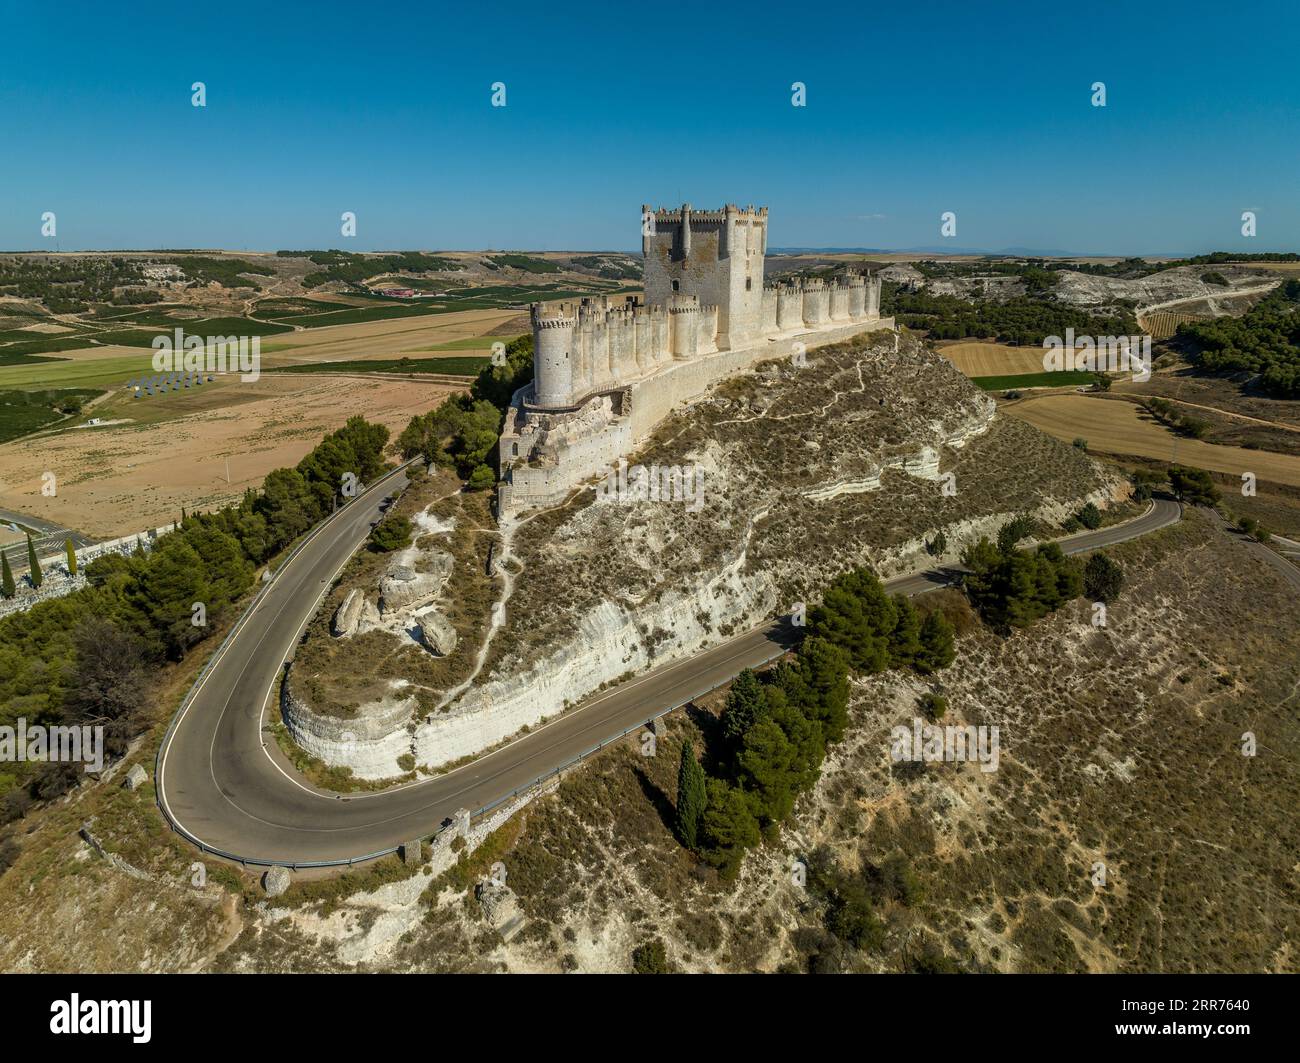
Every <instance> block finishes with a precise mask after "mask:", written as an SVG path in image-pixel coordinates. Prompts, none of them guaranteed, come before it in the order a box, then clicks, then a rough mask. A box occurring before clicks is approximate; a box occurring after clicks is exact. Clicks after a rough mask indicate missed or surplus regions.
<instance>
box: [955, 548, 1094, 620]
mask: <svg viewBox="0 0 1300 1063" xmlns="http://www.w3.org/2000/svg"><path fill="white" fill-rule="evenodd" d="M1017 542H1019V539H1018V538H1017V539H1014V540H1013V539H1011V538H1010V536H1003V535H999V537H998V542H997V543H996V544H995V543H991V542H989V541H988V539H981V540H980V541H979V542H978V543H976V544H975V545H974V546H971V547H968V548H967V549H966V551H965V553H963V554H962V559H961V562H962V564H963V565H964V566H965V567H966V568H967V569H968V570H969V571H968V572H966V573H965V574H964V575H963V576H962V586H963V588H964V589H965V591H966V596H967V597H968V598H969V599H970V602H971V604H972V605H973V606H974V607H975V608H976V609H977V610H978V611H979V613H980V616H981V617H983V619H984V622H985V623H986V624H988V625H989V626H990V627H992V628H993V629H994V630H997V631H1003V632H1005V631H1009V630H1010V629H1011V628H1017V627H1028V626H1029V625H1030V624H1032V623H1033V622H1034V621H1035V620H1037V619H1039V618H1040V617H1043V616H1046V615H1047V614H1048V613H1052V612H1055V611H1056V610H1057V609H1059V608H1060V607H1061V606H1062V605H1064V604H1065V603H1066V602H1069V601H1072V600H1074V599H1075V598H1077V597H1079V595H1080V594H1082V593H1083V573H1082V572H1081V570H1080V566H1079V564H1078V563H1077V562H1075V561H1072V560H1071V559H1070V558H1068V557H1066V556H1065V553H1064V552H1063V551H1062V550H1061V548H1060V546H1058V545H1057V544H1056V543H1043V544H1041V545H1040V546H1038V547H1037V548H1036V549H1034V550H1033V551H1029V550H1021V549H1019V548H1018V547H1017V546H1016V543H1017Z"/></svg>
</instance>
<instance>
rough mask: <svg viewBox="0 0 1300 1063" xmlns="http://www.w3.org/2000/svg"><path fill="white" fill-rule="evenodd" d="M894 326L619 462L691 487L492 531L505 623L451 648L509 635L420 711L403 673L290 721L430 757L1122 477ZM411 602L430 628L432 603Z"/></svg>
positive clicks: (369, 754) (303, 729) (355, 754)
mask: <svg viewBox="0 0 1300 1063" xmlns="http://www.w3.org/2000/svg"><path fill="white" fill-rule="evenodd" d="M895 343H896V341H895V337H894V336H893V335H892V334H889V335H887V336H885V337H880V336H875V337H871V338H870V339H868V338H865V337H864V338H863V340H860V341H859V342H858V343H857V344H852V345H843V346H841V347H834V348H829V349H826V350H823V351H818V352H816V356H815V357H814V356H813V355H811V354H810V355H809V359H808V362H807V364H806V365H802V364H801V365H798V366H796V365H792V364H791V363H789V362H779V363H771V364H768V365H764V366H763V367H761V369H760V371H759V372H756V373H750V374H747V375H745V376H744V377H742V378H739V379H737V380H735V381H732V382H730V383H729V384H728V385H727V387H726V388H724V389H722V390H721V391H719V392H718V393H717V394H715V395H714V396H712V397H711V398H710V399H709V400H708V401H706V402H702V403H699V404H697V405H696V406H694V407H691V408H690V409H687V410H684V411H681V412H679V413H676V414H674V415H673V416H672V417H671V418H669V420H668V421H667V422H665V424H664V425H663V426H662V427H661V428H660V429H659V430H658V431H657V432H656V433H655V434H654V436H653V437H652V438H651V439H650V440H649V441H648V442H647V444H646V446H645V447H644V448H642V450H640V451H638V452H637V454H635V455H633V456H632V459H631V460H632V461H633V462H635V463H638V464H642V465H645V466H651V465H657V466H659V467H664V466H684V465H688V464H689V465H692V466H694V467H696V468H697V469H698V471H699V472H700V474H701V481H700V482H702V483H703V485H704V492H703V495H702V497H701V498H700V500H699V503H700V504H699V505H698V506H696V505H694V504H693V503H689V502H687V503H683V502H681V501H679V502H677V503H673V502H649V501H644V500H641V501H630V502H629V501H626V500H619V499H610V498H605V499H604V500H600V501H597V500H595V499H594V498H593V495H591V494H588V495H586V496H585V497H584V498H583V499H581V500H579V501H576V502H573V503H571V504H570V505H569V506H567V507H566V508H565V509H564V510H562V511H559V512H558V513H557V514H556V515H554V516H548V518H547V519H544V520H534V521H521V522H519V523H517V524H516V525H514V526H513V527H511V528H510V529H509V530H508V531H507V534H506V538H505V540H504V541H503V544H502V561H503V563H504V565H505V567H506V568H507V569H509V570H510V572H511V575H510V576H509V580H508V581H507V579H506V577H505V576H500V575H499V576H498V579H499V581H500V582H499V586H503V587H504V586H512V588H513V589H512V592H511V594H510V597H509V601H508V602H507V604H506V608H505V613H504V619H503V620H502V621H501V623H500V624H499V625H498V624H494V625H493V627H492V629H491V630H492V632H493V634H492V636H491V638H493V639H502V640H504V641H503V642H502V643H500V644H496V643H490V644H489V646H487V647H485V646H479V647H469V646H466V645H461V646H460V647H458V648H457V649H456V652H457V653H471V652H479V653H482V652H483V651H484V650H485V649H487V648H490V646H491V645H499V646H500V647H501V648H500V649H499V650H498V651H497V652H496V653H494V654H492V655H490V659H491V663H490V664H489V665H488V666H487V667H485V668H484V669H483V671H482V672H481V673H480V674H478V675H477V676H476V678H475V680H474V682H473V683H471V684H469V685H468V687H467V688H466V689H464V690H461V691H457V692H455V694H454V696H450V697H449V696H448V695H444V699H445V700H446V704H445V705H444V706H443V708H442V709H441V711H433V712H429V711H421V712H420V713H419V715H418V716H417V715H415V713H416V701H415V698H414V697H412V696H406V697H404V698H403V697H402V696H401V695H402V694H403V693H405V691H401V690H394V693H393V697H392V699H387V698H386V699H384V700H383V701H382V702H381V703H379V704H377V705H375V706H363V707H362V709H361V710H360V712H359V714H358V716H359V719H361V720H363V721H364V722H363V723H362V724H361V726H360V727H355V728H353V730H354V731H355V732H356V733H355V734H354V736H353V741H352V742H351V743H350V744H349V745H347V746H346V747H345V746H344V745H342V744H340V743H339V741H338V738H337V735H336V733H335V732H337V730H338V728H337V727H336V726H334V725H320V724H312V723H310V722H309V721H308V720H307V717H308V716H309V715H310V713H309V712H308V710H307V709H306V706H304V705H302V704H301V703H299V704H296V705H294V706H292V707H291V715H292V716H293V719H294V720H295V721H297V722H296V723H291V724H290V726H291V729H292V730H293V731H294V733H295V737H298V738H299V740H300V741H301V742H302V744H303V745H304V746H306V747H307V748H308V749H309V750H310V751H311V752H313V753H314V754H315V755H317V756H320V757H321V758H322V759H324V760H326V761H328V762H330V763H338V764H346V765H347V766H349V767H351V768H352V769H353V771H354V772H356V773H357V774H358V775H361V776H365V777H372V778H373V777H383V776H391V775H393V774H395V772H394V770H393V767H392V766H393V764H394V763H395V758H396V756H398V755H400V754H401V753H406V752H412V753H414V755H415V760H416V763H417V764H418V765H420V766H422V767H425V768H429V769H435V768H438V767H440V766H444V765H447V764H449V763H452V762H454V761H457V760H460V759H463V758H465V757H468V756H472V755H474V754H476V753H480V752H482V751H484V750H486V749H488V748H491V747H492V746H494V745H497V744H499V743H501V742H503V741H506V740H508V739H509V738H511V737H512V736H514V735H517V734H518V733H519V731H520V730H521V729H522V728H525V727H533V726H536V725H537V724H539V723H541V722H543V721H545V720H546V719H548V718H551V717H553V716H555V715H556V714H558V713H560V712H562V711H564V709H565V708H567V707H568V706H570V705H572V704H575V703H577V702H579V701H580V700H582V699H583V698H585V697H588V696H590V695H591V694H592V693H593V692H595V691H597V690H599V689H601V688H602V687H603V686H606V685H609V684H612V683H615V682H617V681H619V680H621V679H623V678H626V677H628V676H631V675H635V674H638V673H642V672H645V671H646V670H648V669H650V668H653V667H655V666H658V665H660V664H662V663H664V662H666V661H669V660H674V659H681V658H683V657H686V656H689V655H691V654H693V653H695V652H698V651H700V650H702V649H706V648H708V647H711V646H713V645H716V644H718V643H720V642H722V641H725V640H726V639H727V638H729V637H732V636H734V635H737V634H740V633H742V632H744V631H746V630H748V629H749V628H751V627H753V626H755V625H757V624H759V623H762V622H764V621H766V620H768V619H770V618H771V617H773V616H776V615H780V614H782V613H785V612H787V611H788V610H789V609H790V608H791V607H792V605H794V603H796V602H800V601H803V602H811V601H815V600H816V598H817V595H818V592H819V589H820V588H821V587H822V586H824V585H825V583H826V582H827V581H828V580H829V579H831V578H833V577H834V575H835V574H837V573H838V572H840V571H842V570H844V569H845V568H847V567H850V566H852V565H854V564H870V565H872V566H874V567H875V568H876V570H877V571H878V572H880V573H881V575H882V576H889V575H893V574H896V573H898V572H900V571H908V570H912V569H915V568H921V567H925V566H926V565H927V564H932V563H934V562H933V560H932V559H928V558H927V556H926V554H925V545H924V544H925V542H926V540H927V539H929V538H931V537H932V536H933V535H934V533H935V532H936V531H939V530H943V531H944V533H945V536H946V538H947V540H948V544H949V547H948V548H949V553H950V555H953V554H955V553H957V552H959V551H960V550H961V548H962V546H963V545H964V544H965V543H967V542H969V541H972V540H973V539H974V538H977V537H978V536H980V535H990V534H993V533H994V532H995V531H996V528H997V527H998V526H999V525H1000V524H1001V523H1002V522H1003V521H1004V520H1005V519H1007V518H1008V517H1009V516H1011V515H1012V514H1014V513H1018V512H1035V513H1040V514H1041V515H1043V516H1044V517H1052V518H1057V519H1059V517H1060V516H1061V515H1062V514H1064V513H1067V512H1069V511H1071V509H1072V507H1073V508H1077V506H1078V505H1080V504H1082V501H1083V500H1085V499H1088V498H1094V499H1098V500H1101V501H1105V500H1106V499H1107V498H1108V497H1110V496H1111V495H1113V494H1114V493H1115V489H1116V485H1115V483H1114V482H1112V481H1110V480H1108V479H1107V477H1106V475H1105V474H1103V473H1101V472H1100V471H1099V469H1098V467H1097V466H1096V465H1095V463H1094V462H1092V461H1091V460H1090V459H1089V458H1088V457H1087V456H1086V455H1085V454H1083V453H1082V452H1081V451H1079V450H1077V449H1076V448H1073V447H1069V446H1066V445H1065V444H1061V443H1059V442H1057V441H1055V440H1051V439H1049V438H1048V437H1046V436H1043V435H1042V434H1041V433H1038V432H1036V431H1035V430H1034V429H1032V428H1030V427H1029V426H1027V425H1024V424H1023V423H1022V422H1018V421H1013V420H1010V419H1002V418H995V411H996V404H995V403H994V402H993V401H992V400H991V399H990V398H989V397H988V396H986V395H984V394H983V393H982V392H979V391H978V390H976V389H975V388H974V387H973V386H971V385H970V384H969V383H968V382H967V381H966V380H965V379H964V378H963V377H962V376H961V375H960V374H959V373H958V372H957V371H956V370H955V369H954V368H953V367H952V366H951V365H950V364H949V363H948V362H947V361H946V360H945V359H943V358H941V357H939V356H938V355H936V354H934V353H933V352H932V351H929V350H927V349H925V348H924V347H923V345H921V344H920V343H919V342H917V341H915V340H912V339H910V338H903V339H902V340H901V342H899V343H898V345H897V346H895ZM951 484H955V485H956V488H955V490H954V491H949V490H947V489H946V488H947V487H948V486H950V485H951ZM420 619H421V624H422V630H423V631H424V633H425V634H424V635H423V637H424V639H425V641H426V642H429V643H436V641H437V640H436V636H435V635H433V634H431V632H434V630H435V625H436V621H432V622H431V621H430V620H429V618H428V617H422V618H420ZM449 693H450V692H449ZM426 704H427V701H426ZM404 712H405V714H404ZM289 715H290V714H287V715H286V719H289ZM413 717H414V718H413ZM385 728H388V731H387V732H386V731H385ZM363 730H364V733H362V731H363Z"/></svg>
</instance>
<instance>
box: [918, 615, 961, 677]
mask: <svg viewBox="0 0 1300 1063" xmlns="http://www.w3.org/2000/svg"><path fill="white" fill-rule="evenodd" d="M955 637H956V632H955V631H954V630H953V626H952V624H950V623H949V622H948V618H947V617H945V616H944V615H943V614H942V613H940V612H933V613H929V614H928V615H927V616H926V618H925V620H924V621H923V622H922V624H921V652H920V653H919V654H917V657H916V670H917V671H918V672H920V673H921V674H922V675H929V674H930V673H931V672H937V671H939V670H940V669H942V668H947V667H948V665H950V664H952V662H953V658H954V657H956V656H957V650H956V647H954V645H953V640H954V638H955Z"/></svg>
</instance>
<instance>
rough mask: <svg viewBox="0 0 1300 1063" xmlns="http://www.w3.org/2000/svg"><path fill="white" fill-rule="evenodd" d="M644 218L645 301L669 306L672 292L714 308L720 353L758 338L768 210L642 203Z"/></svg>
mask: <svg viewBox="0 0 1300 1063" xmlns="http://www.w3.org/2000/svg"><path fill="white" fill-rule="evenodd" d="M642 218H643V227H642V237H641V250H642V252H643V253H644V255H645V294H646V302H647V303H650V304H653V305H659V306H667V305H668V304H669V303H670V301H671V298H672V296H673V295H674V294H678V295H693V296H695V297H696V299H697V300H698V301H699V303H700V304H701V305H702V306H716V307H717V308H718V331H717V346H718V348H719V349H726V348H729V347H730V348H735V347H742V346H745V345H746V344H747V343H750V342H752V341H753V340H755V339H757V338H758V337H759V336H760V335H761V333H762V328H763V256H764V254H765V253H766V251H767V208H766V207H761V208H758V209H755V208H754V207H752V206H751V207H747V208H745V209H744V210H742V209H741V208H739V207H737V206H734V205H731V204H728V205H727V206H725V207H723V208H722V209H721V210H711V211H696V210H693V209H692V208H691V205H690V204H689V203H684V204H682V206H681V207H680V208H679V209H677V210H664V209H663V208H660V209H659V210H657V211H651V209H650V206H649V205H648V204H646V205H645V206H643V207H642ZM651 222H653V224H650V223H651ZM703 339H705V340H706V341H707V338H703ZM702 345H703V346H707V342H705V343H704V344H702Z"/></svg>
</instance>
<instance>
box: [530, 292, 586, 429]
mask: <svg viewBox="0 0 1300 1063" xmlns="http://www.w3.org/2000/svg"><path fill="white" fill-rule="evenodd" d="M531 316H532V321H533V404H534V405H536V406H541V407H545V408H550V409H561V408H563V407H566V406H572V405H573V403H574V400H575V399H576V398H577V396H576V395H574V393H573V339H574V330H575V328H576V327H577V323H578V322H577V317H576V315H574V314H573V313H572V312H571V308H570V307H568V306H567V305H566V304H564V303H558V304H555V303H552V304H550V305H547V304H546V303H534V304H533V306H532V310H531Z"/></svg>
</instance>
